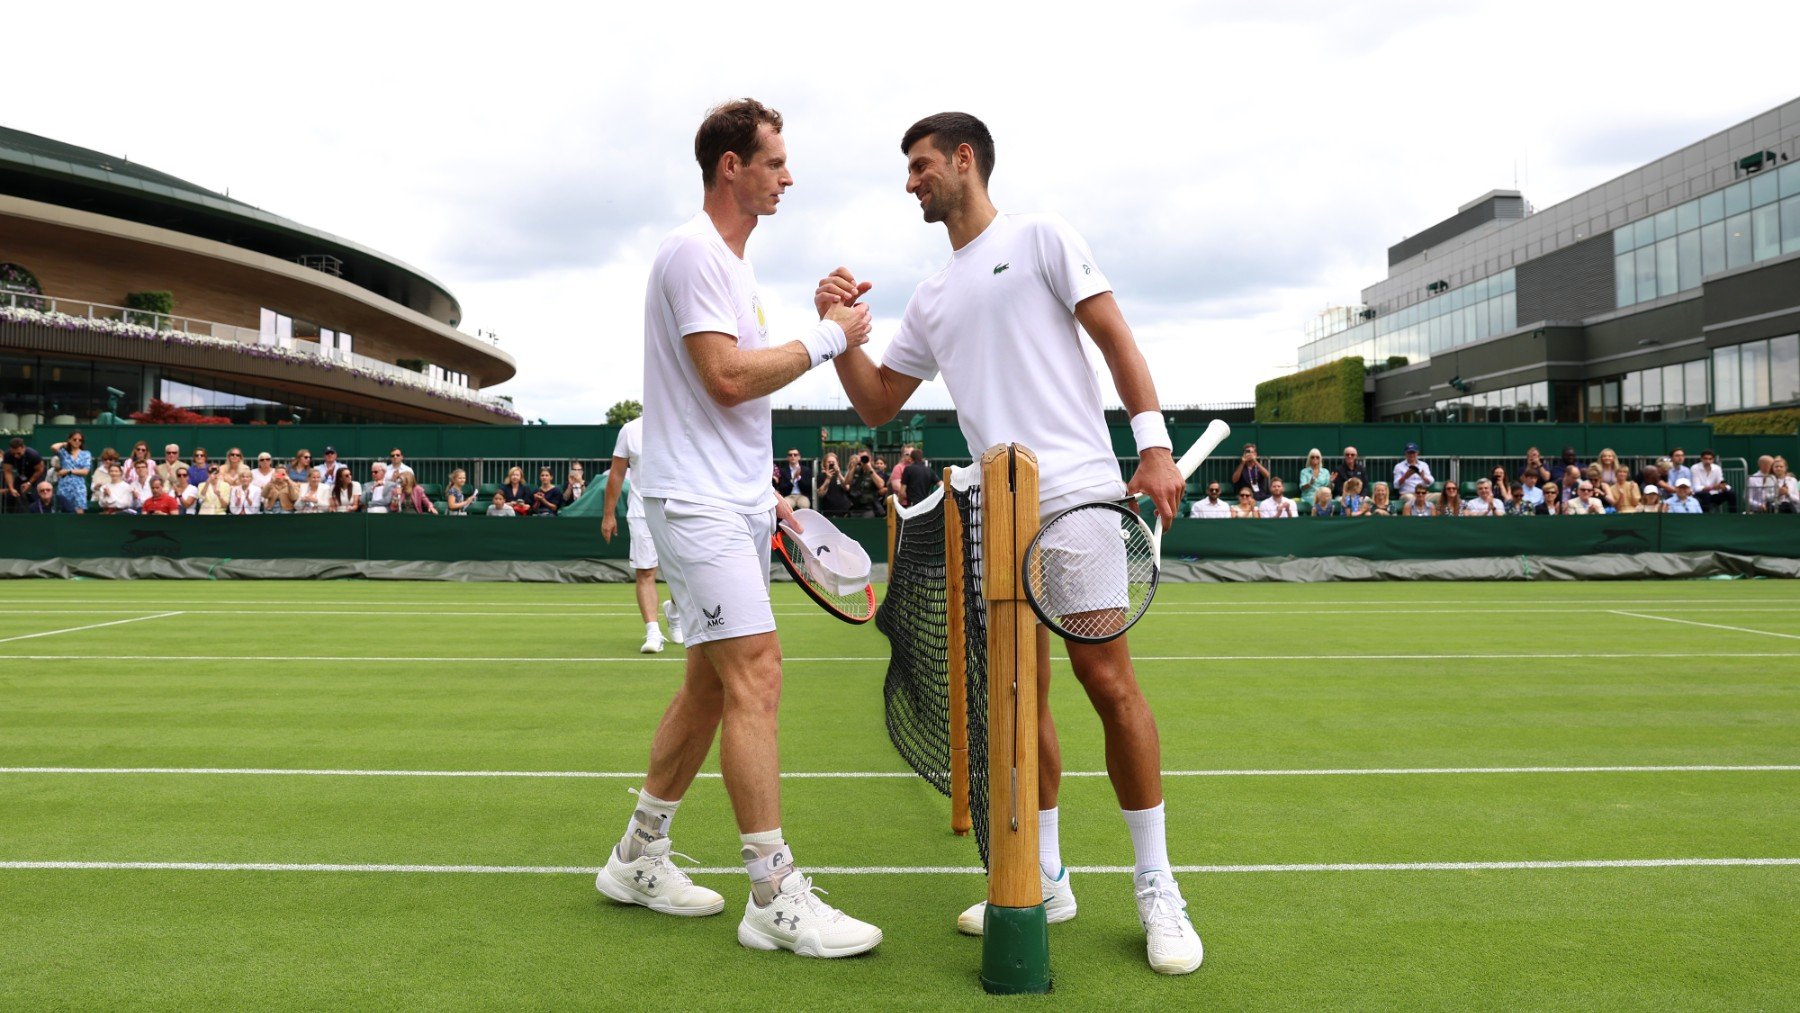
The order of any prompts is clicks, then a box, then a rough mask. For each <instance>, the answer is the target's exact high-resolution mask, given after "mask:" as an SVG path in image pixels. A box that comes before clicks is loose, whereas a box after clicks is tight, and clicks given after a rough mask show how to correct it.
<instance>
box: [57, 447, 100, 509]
mask: <svg viewBox="0 0 1800 1013" xmlns="http://www.w3.org/2000/svg"><path fill="white" fill-rule="evenodd" d="M50 452H51V453H52V454H55V455H56V509H57V510H59V511H61V512H63V513H67V514H84V513H87V505H88V475H89V473H90V472H91V471H93V470H94V455H93V454H92V453H90V452H89V451H88V449H87V437H85V436H83V435H81V434H80V433H79V432H74V433H70V434H69V438H68V439H67V440H64V441H63V442H61V443H53V444H51V445H50Z"/></svg>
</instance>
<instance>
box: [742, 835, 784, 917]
mask: <svg viewBox="0 0 1800 1013" xmlns="http://www.w3.org/2000/svg"><path fill="white" fill-rule="evenodd" d="M738 840H739V841H742V842H743V845H744V851H743V858H744V871H745V872H747V873H749V874H750V897H751V899H753V900H755V901H756V906H757V907H766V906H767V905H768V903H769V902H770V901H772V900H774V899H775V894H776V893H777V892H779V891H780V890H781V881H782V880H784V879H786V878H787V874H788V873H790V872H792V871H794V853H793V851H791V850H789V848H788V846H787V842H786V841H784V840H782V839H781V828H780V827H776V828H775V829H773V830H763V831H759V832H757V833H754V834H739V835H738Z"/></svg>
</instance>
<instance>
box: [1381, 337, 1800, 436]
mask: <svg viewBox="0 0 1800 1013" xmlns="http://www.w3.org/2000/svg"><path fill="white" fill-rule="evenodd" d="M1777 340H1785V341H1788V342H1789V344H1787V345H1785V346H1783V348H1784V349H1785V351H1780V352H1778V351H1776V350H1775V349H1774V348H1773V346H1772V343H1769V342H1765V344H1771V348H1770V349H1769V352H1768V356H1769V362H1770V368H1769V371H1768V372H1769V376H1770V382H1771V383H1772V384H1778V383H1780V382H1783V381H1780V380H1777V379H1776V378H1777V377H1778V376H1782V375H1786V376H1787V377H1788V378H1789V379H1788V380H1787V381H1785V382H1787V383H1788V384H1789V386H1790V387H1793V388H1795V389H1797V390H1800V375H1796V374H1795V373H1794V371H1793V370H1794V367H1795V366H1800V337H1796V336H1793V335H1790V336H1789V337H1788V338H1786V339H1777ZM1782 355H1786V356H1787V357H1788V358H1787V359H1785V360H1780V361H1786V362H1789V363H1792V364H1794V365H1793V366H1790V367H1788V373H1786V374H1782V373H1781V372H1780V370H1779V369H1778V368H1777V367H1776V365H1775V363H1776V362H1777V361H1778V359H1779V357H1780V356H1782ZM1706 375H1707V374H1706V360H1705V359H1695V360H1693V361H1692V362H1685V363H1676V364H1675V365H1672V366H1661V367H1656V368H1652V369H1642V370H1636V371H1633V372H1630V373H1621V374H1619V375H1617V376H1609V377H1602V378H1599V379H1594V380H1582V381H1560V380H1559V381H1556V382H1554V383H1550V382H1545V381H1542V380H1540V381H1538V382H1537V383H1527V384H1520V385H1518V386H1516V387H1504V388H1500V389H1497V390H1491V391H1472V392H1470V393H1468V394H1464V395H1462V396H1461V397H1457V398H1453V399H1450V400H1445V401H1438V402H1436V403H1435V404H1433V405H1432V407H1430V408H1428V409H1426V410H1424V411H1416V412H1404V413H1401V414H1398V415H1391V416H1387V417H1384V418H1383V419H1382V421H1383V422H1683V421H1687V420H1690V419H1700V418H1705V417H1706V416H1707V415H1708V414H1709V413H1710V412H1711V409H1712V405H1711V403H1710V401H1709V400H1708V388H1707V383H1706ZM1733 375H1736V374H1733ZM1783 389H1785V388H1783ZM1796 396H1797V397H1800V394H1797V395H1796Z"/></svg>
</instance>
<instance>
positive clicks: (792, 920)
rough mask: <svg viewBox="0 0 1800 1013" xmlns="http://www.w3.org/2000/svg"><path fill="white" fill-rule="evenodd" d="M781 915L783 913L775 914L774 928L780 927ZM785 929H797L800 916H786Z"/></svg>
mask: <svg viewBox="0 0 1800 1013" xmlns="http://www.w3.org/2000/svg"><path fill="white" fill-rule="evenodd" d="M782 915H783V912H781V911H777V912H775V927H776V928H780V927H781V922H782ZM787 927H788V928H790V929H797V928H799V927H800V916H799V915H797V914H792V915H787Z"/></svg>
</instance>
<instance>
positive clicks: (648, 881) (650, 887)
mask: <svg viewBox="0 0 1800 1013" xmlns="http://www.w3.org/2000/svg"><path fill="white" fill-rule="evenodd" d="M631 878H632V879H635V880H637V881H638V882H639V883H642V884H643V885H644V889H645V890H646V891H648V892H651V893H654V892H656V877H655V876H651V877H649V878H645V876H644V870H642V869H639V870H638V871H637V875H635V876H633V877H631Z"/></svg>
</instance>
